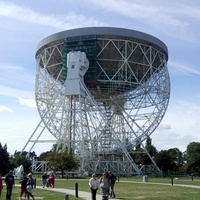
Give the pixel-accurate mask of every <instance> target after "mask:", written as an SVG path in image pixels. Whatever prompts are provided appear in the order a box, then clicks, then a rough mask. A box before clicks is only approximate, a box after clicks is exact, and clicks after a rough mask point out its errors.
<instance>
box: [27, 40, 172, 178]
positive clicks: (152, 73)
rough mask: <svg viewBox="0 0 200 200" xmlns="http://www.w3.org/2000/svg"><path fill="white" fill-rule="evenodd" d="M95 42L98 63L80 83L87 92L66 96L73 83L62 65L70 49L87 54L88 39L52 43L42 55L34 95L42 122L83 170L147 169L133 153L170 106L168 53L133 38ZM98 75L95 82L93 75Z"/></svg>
mask: <svg viewBox="0 0 200 200" xmlns="http://www.w3.org/2000/svg"><path fill="white" fill-rule="evenodd" d="M93 42H94V43H95V46H96V47H95V48H96V49H98V51H97V54H96V55H97V56H96V58H95V61H94V60H90V59H89V60H90V63H91V62H93V63H94V62H95V65H93V64H92V65H90V67H89V70H88V72H87V73H86V75H85V83H84V84H82V85H81V84H80V87H81V89H82V90H83V93H84V95H73V94H72V95H65V88H66V87H70V85H66V84H65V78H63V77H64V75H65V73H67V68H66V65H65V64H63V63H64V62H66V49H68V51H71V50H76V51H77V50H81V51H84V52H86V54H87V49H84V48H86V47H85V46H87V44H86V41H81V42H80V41H79V43H78V44H77V45H76V47H72V46H71V47H70V45H69V44H67V43H66V41H58V42H54V43H49V45H47V46H46V47H45V48H43V49H42V50H40V51H39V52H38V53H37V55H36V60H37V70H36V89H35V95H36V102H37V108H38V111H39V114H40V117H41V120H42V123H44V125H45V127H46V128H47V129H48V131H49V132H50V133H51V134H52V135H53V136H54V137H55V139H56V141H57V144H58V146H59V145H60V146H62V147H64V148H65V149H68V151H69V152H71V153H72V154H73V155H75V156H76V157H77V158H78V159H79V160H80V163H81V170H83V171H88V172H89V173H102V171H105V170H112V171H113V173H115V174H125V175H141V174H142V173H143V172H144V171H143V170H142V169H140V168H139V167H138V165H137V164H136V163H135V162H134V161H133V160H132V158H131V156H130V155H129V153H128V152H129V151H132V150H133V149H134V148H135V147H136V146H137V145H138V144H139V143H142V142H143V141H144V140H145V139H146V138H147V137H148V136H150V135H151V134H152V133H153V131H154V130H155V129H156V128H157V126H158V125H159V124H160V122H161V120H162V118H163V117H164V114H165V112H166V110H167V106H168V102H169V96H170V80H169V74H168V70H167V61H166V60H167V58H166V55H165V54H164V53H163V52H162V51H161V50H160V49H159V48H156V47H155V46H152V45H149V44H144V43H140V42H135V41H131V40H128V39H126V40H124V39H112V38H110V39H109V38H98V39H95V40H94V41H93ZM67 45H68V46H67ZM66 46H67V48H66ZM87 48H88V46H87ZM63 52H64V53H63ZM88 58H90V56H89V55H88ZM94 73H95V81H96V82H95V83H94V84H92V83H91V82H90V81H88V79H89V78H91V77H93V76H94ZM39 137H40V136H39ZM39 137H38V138H37V139H36V140H35V141H34V144H36V143H37V141H39ZM30 141H31V139H29V141H28V143H29V142H30ZM152 161H153V160H152ZM153 165H154V166H155V165H156V164H155V163H153ZM157 169H158V168H157Z"/></svg>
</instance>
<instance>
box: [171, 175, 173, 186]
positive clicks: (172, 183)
mask: <svg viewBox="0 0 200 200" xmlns="http://www.w3.org/2000/svg"><path fill="white" fill-rule="evenodd" d="M171 185H173V177H171Z"/></svg>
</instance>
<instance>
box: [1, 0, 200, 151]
mask: <svg viewBox="0 0 200 200" xmlns="http://www.w3.org/2000/svg"><path fill="white" fill-rule="evenodd" d="M91 26H111V27H120V28H129V29H133V30H137V31H141V32H145V33H148V34H150V35H153V36H155V37H157V38H159V39H160V40H162V41H163V42H164V43H165V44H166V45H167V47H168V50H169V60H168V69H169V74H170V80H171V96H170V103H169V106H168V109H167V112H166V114H165V117H164V119H163V120H162V122H161V124H160V126H159V127H158V129H157V130H156V131H155V132H154V133H153V134H152V135H151V137H152V143H153V145H154V146H155V147H156V148H157V149H158V150H164V149H169V148H175V147H177V148H179V149H180V150H181V151H185V150H186V147H187V145H188V144H189V143H190V142H193V141H197V142H199V141H200V135H199V133H200V88H199V86H200V66H199V61H200V37H199V35H200V28H199V27H200V2H199V1H198V0H176V1H166V0H151V1H149V0H107V1H102V0H95V1H94V0H76V1H72V0H42V1H41V0H34V1H24V0H9V1H7V0H5V1H4V0H0V142H1V143H2V144H3V145H4V144H5V143H7V145H8V151H9V152H10V153H11V154H12V153H13V152H14V151H15V150H18V151H21V150H22V148H23V147H24V146H25V143H26V142H27V140H28V138H29V137H30V135H31V134H32V133H33V131H34V129H35V128H36V126H37V125H38V123H39V121H40V117H39V114H38V112H37V108H36V106H35V100H34V82H35V65H36V63H35V52H36V46H37V44H38V43H39V42H40V41H41V40H42V39H43V38H45V37H47V36H49V35H51V34H54V33H57V32H60V31H63V30H68V29H73V28H80V27H91ZM42 137H44V138H48V139H50V138H52V139H53V137H52V136H51V134H50V133H48V132H45V133H44V134H43V135H42ZM51 146H52V144H41V145H38V146H36V147H35V149H34V150H35V151H36V153H38V154H39V153H41V152H44V151H47V150H49V149H50V148H51Z"/></svg>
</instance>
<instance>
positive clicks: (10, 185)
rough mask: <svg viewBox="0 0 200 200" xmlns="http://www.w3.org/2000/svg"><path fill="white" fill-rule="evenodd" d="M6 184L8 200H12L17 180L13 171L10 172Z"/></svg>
mask: <svg viewBox="0 0 200 200" xmlns="http://www.w3.org/2000/svg"><path fill="white" fill-rule="evenodd" d="M5 183H6V200H11V196H12V189H13V187H14V185H15V178H14V176H13V171H12V170H10V171H9V173H8V174H7V175H6V177H5Z"/></svg>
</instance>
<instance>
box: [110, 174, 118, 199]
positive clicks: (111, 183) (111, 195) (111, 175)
mask: <svg viewBox="0 0 200 200" xmlns="http://www.w3.org/2000/svg"><path fill="white" fill-rule="evenodd" d="M109 179H110V197H113V198H115V191H114V186H115V181H116V180H117V178H116V176H115V175H114V174H112V172H111V171H110V172H109Z"/></svg>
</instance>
